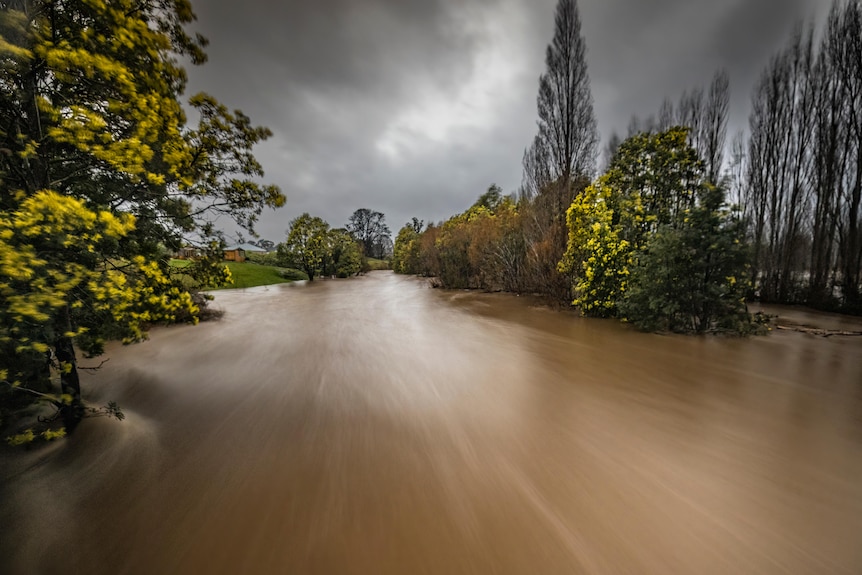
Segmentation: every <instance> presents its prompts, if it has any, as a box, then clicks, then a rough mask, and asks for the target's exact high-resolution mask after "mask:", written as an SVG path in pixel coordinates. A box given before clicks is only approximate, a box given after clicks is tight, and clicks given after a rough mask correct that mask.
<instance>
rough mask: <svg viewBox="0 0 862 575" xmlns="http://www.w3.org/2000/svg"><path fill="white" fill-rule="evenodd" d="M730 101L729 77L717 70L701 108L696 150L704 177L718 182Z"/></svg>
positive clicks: (722, 159)
mask: <svg viewBox="0 0 862 575" xmlns="http://www.w3.org/2000/svg"><path fill="white" fill-rule="evenodd" d="M729 103H730V77H729V76H728V75H727V71H725V70H719V71H718V72H716V73H715V76H713V78H712V83H711V84H710V86H709V93H708V94H707V97H706V102H705V104H704V108H703V110H702V115H703V119H702V121H701V125H700V130H701V133H700V137H699V138H698V140H699V144H700V146H699V148H698V151H699V152H700V155H701V156H702V157H703V160H704V162H705V163H706V177H707V178H708V179H709V181H711V182H715V183H717V182H718V179H719V176H720V175H721V169H722V163H723V161H724V145H725V140H726V138H727V110H728V106H729Z"/></svg>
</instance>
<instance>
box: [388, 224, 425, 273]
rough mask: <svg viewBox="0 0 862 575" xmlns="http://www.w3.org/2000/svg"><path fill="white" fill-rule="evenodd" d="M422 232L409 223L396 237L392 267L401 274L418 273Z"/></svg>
mask: <svg viewBox="0 0 862 575" xmlns="http://www.w3.org/2000/svg"><path fill="white" fill-rule="evenodd" d="M419 238H420V232H419V231H417V230H416V228H415V227H414V226H413V225H411V224H407V225H405V226H404V227H403V228H401V229H400V230H398V235H397V236H396V237H395V245H394V247H393V248H392V269H393V270H394V271H395V273H399V274H418V273H419V270H420V266H419V253H420V241H419Z"/></svg>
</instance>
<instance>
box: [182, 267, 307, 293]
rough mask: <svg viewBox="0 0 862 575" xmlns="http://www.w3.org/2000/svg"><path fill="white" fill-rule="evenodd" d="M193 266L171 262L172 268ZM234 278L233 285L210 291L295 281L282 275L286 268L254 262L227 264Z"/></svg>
mask: <svg viewBox="0 0 862 575" xmlns="http://www.w3.org/2000/svg"><path fill="white" fill-rule="evenodd" d="M189 265H191V261H189V260H171V266H172V267H175V268H178V269H182V268H184V267H187V266H189ZM225 265H226V266H227V267H228V269H229V270H230V273H231V276H233V283H232V284H230V285H226V286H222V287H220V288H209V289H236V288H249V287H255V286H266V285H272V284H282V283H288V282H291V281H293V280H291V279H287V278H285V277H283V276H282V275H281V272H282V271H285V270H284V268H277V267H273V266H264V265H260V264H255V263H252V262H225Z"/></svg>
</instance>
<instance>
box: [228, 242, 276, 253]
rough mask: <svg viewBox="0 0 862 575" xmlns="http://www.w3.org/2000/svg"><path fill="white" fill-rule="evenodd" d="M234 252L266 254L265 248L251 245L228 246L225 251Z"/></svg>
mask: <svg viewBox="0 0 862 575" xmlns="http://www.w3.org/2000/svg"><path fill="white" fill-rule="evenodd" d="M234 250H242V251H244V252H257V253H261V254H265V253H266V250H265V249H263V248H259V247H257V246H253V245H251V244H237V245H235V246H227V247H226V248H225V249H224V251H226V252H232V251H234Z"/></svg>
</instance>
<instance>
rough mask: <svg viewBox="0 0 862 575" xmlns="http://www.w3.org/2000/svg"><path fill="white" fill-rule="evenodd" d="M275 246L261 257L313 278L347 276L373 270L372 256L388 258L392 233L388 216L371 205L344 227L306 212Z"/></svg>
mask: <svg viewBox="0 0 862 575" xmlns="http://www.w3.org/2000/svg"><path fill="white" fill-rule="evenodd" d="M275 247H276V251H275V252H273V253H269V254H266V255H265V256H263V257H261V258H258V259H257V261H258V262H259V263H265V264H268V265H278V266H283V267H292V268H296V269H298V270H302V271H303V272H305V274H306V275H307V276H308V279H309V280H310V281H314V278H315V277H319V276H323V277H331V276H336V277H340V278H345V277H349V276H352V275H355V274H358V273H360V272H365V271H369V270H371V269H372V268H373V267H374V266H373V265H372V263H371V262H369V258H374V259H383V258H388V257H389V256H390V255H391V254H392V234H391V232H390V231H389V226H387V225H386V216H384V215H383V214H382V213H381V212H376V211H374V210H369V209H367V208H360V209H358V210H356V211H355V212H353V214H352V215H351V216H350V218H349V219H348V221H347V225H346V226H345V227H343V228H331V227H330V226H329V224H328V223H327V222H326V221H324V220H323V219H321V218H319V217H316V216H312V215H310V214H308V213H305V214H302V215H301V216H299V217H297V218H294V219H293V220H292V221H291V222H290V227H289V228H288V229H287V236H286V237H285V240H284V241H283V242H282V243H280V244H278V245H277V246H275Z"/></svg>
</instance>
